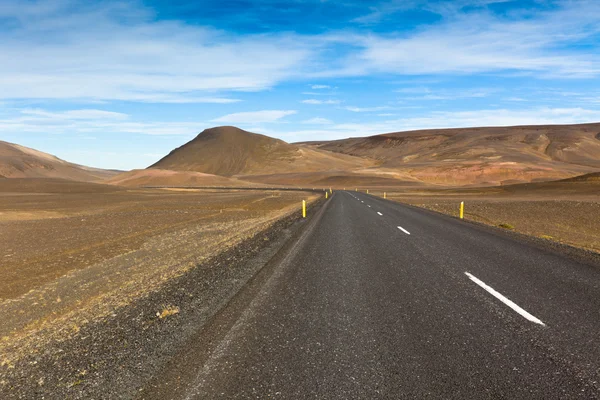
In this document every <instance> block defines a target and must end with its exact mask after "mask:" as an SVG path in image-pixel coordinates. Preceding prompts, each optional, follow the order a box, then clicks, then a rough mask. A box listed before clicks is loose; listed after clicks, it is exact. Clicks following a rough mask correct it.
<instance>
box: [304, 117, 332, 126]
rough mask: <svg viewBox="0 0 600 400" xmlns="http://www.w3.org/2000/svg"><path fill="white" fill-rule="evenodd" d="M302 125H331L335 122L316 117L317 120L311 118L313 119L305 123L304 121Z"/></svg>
mask: <svg viewBox="0 0 600 400" xmlns="http://www.w3.org/2000/svg"><path fill="white" fill-rule="evenodd" d="M302 123H303V124H308V125H330V124H332V123H333V122H331V121H330V120H329V119H327V118H321V117H315V118H311V119H307V120H305V121H302Z"/></svg>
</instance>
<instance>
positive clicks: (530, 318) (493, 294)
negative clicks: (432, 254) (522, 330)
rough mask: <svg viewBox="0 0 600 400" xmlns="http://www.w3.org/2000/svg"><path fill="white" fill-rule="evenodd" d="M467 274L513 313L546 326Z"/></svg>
mask: <svg viewBox="0 0 600 400" xmlns="http://www.w3.org/2000/svg"><path fill="white" fill-rule="evenodd" d="M465 274H466V275H467V276H468V277H469V279H471V280H472V281H473V282H475V283H476V284H478V285H479V286H481V287H482V288H483V289H485V290H486V291H487V292H488V293H490V294H491V295H492V296H494V297H495V298H497V299H498V300H500V301H501V302H503V303H504V304H506V305H507V306H509V307H510V308H512V309H513V311H516V312H517V313H519V314H520V315H521V316H522V317H524V318H525V319H528V320H529V321H531V322H534V323H536V324H540V325H542V326H546V324H544V323H543V322H542V321H541V320H539V319H538V318H536V317H534V316H533V315H531V314H529V313H528V312H527V311H525V310H523V309H522V308H521V307H519V306H518V305H517V304H515V303H513V302H512V301H511V300H510V299H508V298H507V297H505V296H503V295H502V294H500V293H498V292H497V291H496V290H494V288H492V287H490V286H488V285H486V284H485V283H484V282H483V281H481V280H480V279H478V278H476V277H475V276H473V275H471V274H470V273H468V272H465Z"/></svg>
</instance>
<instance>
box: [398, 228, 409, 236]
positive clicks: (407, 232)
mask: <svg viewBox="0 0 600 400" xmlns="http://www.w3.org/2000/svg"><path fill="white" fill-rule="evenodd" d="M398 229H400V230H401V231H402V232H404V233H406V234H407V235H410V232H409V231H407V230H406V229H404V228H403V227H401V226H399V227H398Z"/></svg>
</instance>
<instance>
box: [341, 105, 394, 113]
mask: <svg viewBox="0 0 600 400" xmlns="http://www.w3.org/2000/svg"><path fill="white" fill-rule="evenodd" d="M389 109H391V107H389V106H380V107H353V106H348V107H344V110H348V111H352V112H356V113H360V112H373V111H382V110H389Z"/></svg>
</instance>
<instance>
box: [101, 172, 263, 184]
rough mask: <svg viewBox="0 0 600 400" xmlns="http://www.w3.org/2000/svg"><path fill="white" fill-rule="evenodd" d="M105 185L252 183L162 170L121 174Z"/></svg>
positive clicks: (202, 174)
mask: <svg viewBox="0 0 600 400" xmlns="http://www.w3.org/2000/svg"><path fill="white" fill-rule="evenodd" d="M105 183H107V184H111V185H119V186H127V187H141V186H154V187H160V186H171V187H175V186H177V187H191V186H217V187H218V186H229V187H232V186H236V187H240V186H252V183H249V182H244V181H240V180H237V179H234V178H228V177H224V176H218V175H212V174H205V173H202V172H190V171H170V170H164V169H143V170H133V171H129V172H123V173H122V174H119V175H116V176H114V177H112V178H110V179H108V180H106V181H105Z"/></svg>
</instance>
